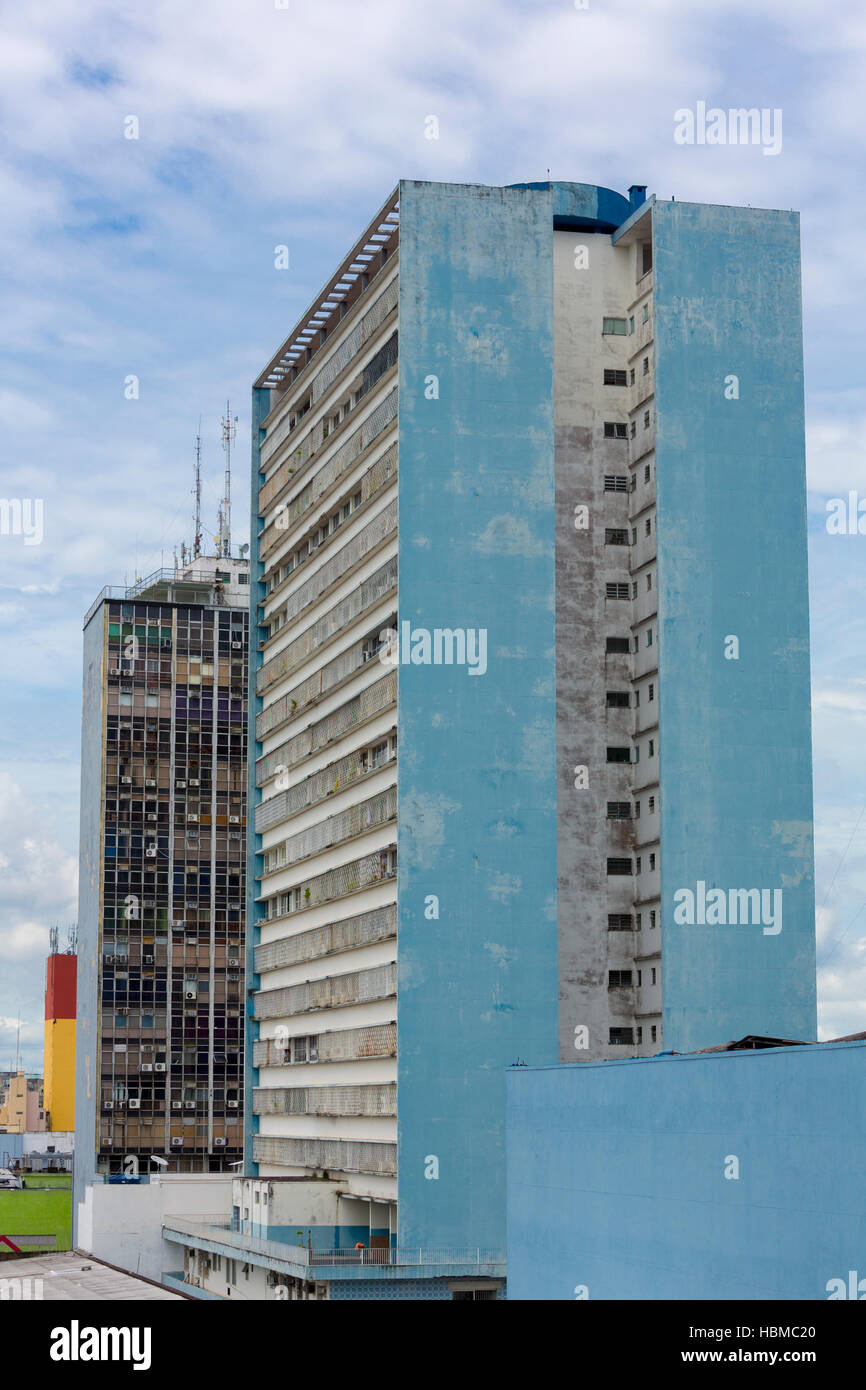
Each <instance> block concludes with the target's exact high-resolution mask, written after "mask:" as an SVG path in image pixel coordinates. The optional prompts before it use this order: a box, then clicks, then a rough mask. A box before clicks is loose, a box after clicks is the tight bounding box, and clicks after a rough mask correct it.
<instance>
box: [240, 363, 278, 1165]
mask: <svg viewBox="0 0 866 1390" xmlns="http://www.w3.org/2000/svg"><path fill="white" fill-rule="evenodd" d="M270 409H271V393H270V391H267V390H263V389H262V388H261V387H253V396H252V408H251V425H250V435H251V450H252V459H251V467H250V489H251V497H250V547H251V548H250V653H249V667H248V680H247V691H248V696H247V700H248V704H247V710H248V719H247V749H248V753H247V877H246V899H245V907H246V911H245V919H244V920H245V922H246V937H245V941H246V948H245V952H244V956H245V962H246V973H245V976H244V986H245V988H244V997H245V1012H246V1021H245V1026H244V1039H245V1042H244V1049H245V1052H244V1056H245V1063H246V1067H245V1079H244V1166H243V1172H244V1173H246V1174H252V1175H253V1176H255V1174H256V1173H258V1171H259V1165H258V1164H257V1163H254V1162H253V1136H254V1135H256V1134H258V1132H259V1117H258V1115H256V1114H255V1113H254V1111H253V1092H254V1090H255V1088H256V1087H257V1086H258V1084H259V1069H258V1067H255V1066H253V1044H254V1043H255V1042H256V1041H257V1039H258V1036H259V1024H258V1020H257V1019H256V1018H255V1017H254V1009H253V999H252V998H251V996H250V990H255V989H258V988H259V983H260V982H259V977H258V975H257V973H256V969H255V948H256V946H257V945H258V944H259V937H260V936H261V931H260V928H259V925H258V924H259V920H260V918H261V912H262V909H261V905H260V904H259V903H258V902H257V901H256V899H257V896H258V894H259V892H260V890H261V882H260V879H259V874H260V873H261V868H262V855H261V845H262V837H261V835H259V834H257V833H256V807H257V806H258V804H259V802H260V801H261V799H262V792H261V788H260V787H258V786H257V785H256V762H257V760H258V759H259V758H260V757H261V753H262V745H261V743H260V742H259V740H258V737H257V733H256V719H257V718H258V715H259V714H260V713H261V709H262V697H261V696H260V695H258V694H257V693H256V675H257V672H258V669H259V667H260V666H261V664H262V653H261V652H260V651H259V638H260V635H261V634H260V631H259V617H260V614H259V604H260V602H261V601H262V599H263V598H264V597H265V584H264V581H263V579H262V575H263V574H264V572H265V566H264V562H263V560H262V558H261V555H260V553H259V533H260V531H261V529H262V518H261V516H260V514H259V489H260V488H261V486H262V482H263V477H262V474H261V472H260V471H259V470H260V466H261V447H262V444H263V443H264V439H265V431H264V429H263V428H262V421H263V420H264V419H266V418H267V416H268V414H269V412H270Z"/></svg>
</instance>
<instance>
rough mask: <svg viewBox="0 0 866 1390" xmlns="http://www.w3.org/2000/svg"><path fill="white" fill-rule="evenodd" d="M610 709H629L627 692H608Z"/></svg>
mask: <svg viewBox="0 0 866 1390" xmlns="http://www.w3.org/2000/svg"><path fill="white" fill-rule="evenodd" d="M607 707H608V709H628V691H627V690H609V691H608V692H607Z"/></svg>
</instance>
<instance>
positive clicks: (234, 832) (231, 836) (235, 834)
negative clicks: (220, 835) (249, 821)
mask: <svg viewBox="0 0 866 1390" xmlns="http://www.w3.org/2000/svg"><path fill="white" fill-rule="evenodd" d="M240 838H241V837H240V832H239V831H237V830H230V831H229V839H230V840H239V839H240Z"/></svg>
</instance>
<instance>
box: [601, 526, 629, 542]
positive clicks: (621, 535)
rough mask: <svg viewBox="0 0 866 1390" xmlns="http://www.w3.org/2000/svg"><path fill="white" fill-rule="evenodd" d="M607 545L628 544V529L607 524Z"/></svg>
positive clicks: (605, 533)
mask: <svg viewBox="0 0 866 1390" xmlns="http://www.w3.org/2000/svg"><path fill="white" fill-rule="evenodd" d="M604 543H605V545H628V530H627V529H625V530H624V529H623V528H622V527H619V526H605V528H604Z"/></svg>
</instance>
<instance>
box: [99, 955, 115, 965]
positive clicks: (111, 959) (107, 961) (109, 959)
mask: <svg viewBox="0 0 866 1390" xmlns="http://www.w3.org/2000/svg"><path fill="white" fill-rule="evenodd" d="M102 959H103V961H104V962H105V964H106V965H112V964H113V963H114V956H112V955H105V956H103V957H102Z"/></svg>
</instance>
